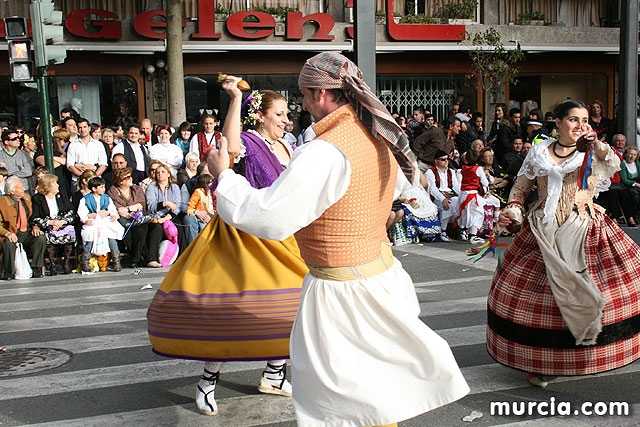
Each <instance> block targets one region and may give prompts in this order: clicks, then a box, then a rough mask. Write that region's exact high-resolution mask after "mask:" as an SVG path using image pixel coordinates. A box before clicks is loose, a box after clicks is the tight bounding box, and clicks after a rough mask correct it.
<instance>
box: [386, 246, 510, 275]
mask: <svg viewBox="0 0 640 427" xmlns="http://www.w3.org/2000/svg"><path fill="white" fill-rule="evenodd" d="M469 247H471V245H469ZM394 250H397V251H398V252H404V253H409V254H415V255H421V256H426V257H429V258H435V259H439V260H441V261H445V262H452V263H455V264H460V265H461V266H462V267H463V269H462V270H463V271H464V268H474V269H478V270H485V271H490V272H491V273H494V272H495V271H496V267H497V266H498V258H497V257H495V258H494V257H484V258H483V259H482V260H480V261H479V262H476V263H473V262H472V261H471V260H470V257H468V256H467V255H466V254H465V253H464V250H460V248H458V249H456V250H452V249H444V248H439V247H435V246H431V247H428V248H427V247H425V246H417V245H405V246H400V247H398V248H397V249H396V248H394ZM396 258H398V257H397V256H396ZM398 259H399V260H400V262H402V256H400V258H398Z"/></svg>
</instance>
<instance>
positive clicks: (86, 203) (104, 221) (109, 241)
mask: <svg viewBox="0 0 640 427" xmlns="http://www.w3.org/2000/svg"><path fill="white" fill-rule="evenodd" d="M87 187H88V188H89V191H91V193H89V194H87V195H86V196H84V197H83V198H82V200H81V201H80V205H79V206H78V217H79V218H80V221H81V222H82V223H83V224H84V225H83V226H82V233H81V234H82V240H83V242H84V245H83V252H82V271H83V272H87V273H89V272H92V271H93V269H92V268H91V266H89V260H90V259H91V256H92V255H96V256H97V257H98V265H99V266H100V271H106V269H107V262H108V258H107V254H108V253H109V252H111V260H112V261H113V271H120V270H122V266H121V265H120V249H119V248H118V242H117V241H118V240H120V239H122V235H123V234H124V228H123V227H122V225H120V223H119V222H118V217H119V215H118V210H117V209H116V206H115V205H114V204H113V201H112V200H111V198H110V197H109V196H107V195H106V194H105V182H104V179H102V178H100V177H99V176H95V177H93V178H91V179H90V180H89V182H88V183H87Z"/></svg>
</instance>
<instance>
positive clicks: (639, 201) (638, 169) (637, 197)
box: [620, 145, 640, 227]
mask: <svg viewBox="0 0 640 427" xmlns="http://www.w3.org/2000/svg"><path fill="white" fill-rule="evenodd" d="M622 158H623V161H622V162H620V180H621V181H622V183H623V184H624V186H625V190H626V193H627V197H628V198H629V199H630V202H631V206H632V208H633V214H632V215H629V217H628V218H627V222H628V225H629V226H630V227H637V225H638V223H637V221H638V220H639V219H640V218H638V210H640V162H639V161H638V148H636V147H635V146H633V145H630V146H628V147H627V148H625V150H624V154H623V156H622Z"/></svg>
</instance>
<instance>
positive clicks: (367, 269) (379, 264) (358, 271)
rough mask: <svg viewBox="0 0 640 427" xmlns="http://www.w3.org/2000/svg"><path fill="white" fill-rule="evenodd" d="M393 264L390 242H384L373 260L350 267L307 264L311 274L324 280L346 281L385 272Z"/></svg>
mask: <svg viewBox="0 0 640 427" xmlns="http://www.w3.org/2000/svg"><path fill="white" fill-rule="evenodd" d="M391 266H393V252H392V251H391V246H389V244H387V243H385V242H382V244H381V246H380V256H379V257H378V258H376V259H374V260H373V261H369V262H366V263H364V264H358V265H352V266H349V267H319V266H315V265H309V264H307V267H308V268H309V274H311V275H312V276H313V277H316V278H318V279H323V280H335V281H338V282H346V281H349V280H361V279H366V278H368V277H373V276H376V275H378V274H380V273H384V272H385V271H387V270H388V269H390V268H391Z"/></svg>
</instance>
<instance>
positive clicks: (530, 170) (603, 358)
mask: <svg viewBox="0 0 640 427" xmlns="http://www.w3.org/2000/svg"><path fill="white" fill-rule="evenodd" d="M556 114H557V118H558V126H559V128H560V131H559V136H558V140H557V141H556V140H549V141H543V142H541V143H539V144H537V145H535V146H534V147H533V148H532V149H531V152H529V154H528V156H527V158H526V159H525V161H524V164H523V165H522V168H521V169H520V172H519V174H518V179H517V181H516V183H515V185H514V187H513V189H512V191H511V195H510V197H509V203H508V206H507V208H506V209H505V210H504V211H503V213H502V214H501V215H500V220H499V224H500V225H501V226H503V227H507V228H509V229H510V230H511V231H517V230H518V229H520V228H522V231H521V232H519V233H518V234H517V236H516V238H515V239H514V241H513V243H512V244H511V246H510V247H509V249H508V250H507V251H506V254H505V257H504V262H503V263H502V267H501V269H500V271H498V272H497V273H496V275H495V277H494V279H493V284H492V287H491V291H490V293H489V300H488V327H487V348H488V350H489V353H490V354H491V356H492V357H493V358H494V359H496V360H497V361H498V362H500V363H502V364H504V365H507V366H510V367H513V368H516V369H521V370H523V371H525V372H529V373H531V374H532V375H530V376H529V380H530V382H531V383H532V384H535V385H538V386H542V387H544V386H546V384H547V382H548V379H545V378H544V377H543V375H552V376H555V375H584V374H593V373H597V372H602V371H607V370H610V369H615V368H619V367H621V366H624V365H627V364H629V363H631V362H633V361H634V360H636V359H637V358H638V357H639V353H638V352H639V350H640V334H639V332H640V304H639V303H638V290H639V288H640V268H639V267H638V266H639V265H640V248H639V247H638V246H637V245H636V244H635V243H634V242H633V241H632V240H631V239H630V238H629V236H627V235H626V234H625V233H624V232H623V231H622V230H621V229H620V228H619V227H618V225H617V224H616V223H615V222H613V221H611V220H610V219H609V217H607V216H606V215H604V213H603V209H601V208H599V207H598V206H597V205H594V204H593V196H594V193H595V191H596V185H597V184H598V181H599V179H600V180H602V179H605V178H609V177H610V176H612V175H613V174H614V173H615V172H616V170H618V169H619V165H620V160H619V158H618V157H617V156H616V155H615V154H614V153H613V150H612V149H611V148H610V147H609V146H608V145H607V144H604V143H600V141H598V140H597V138H595V132H593V130H592V129H591V126H589V125H588V119H589V114H588V111H587V108H586V106H585V105H584V104H583V103H581V102H577V101H572V100H569V101H565V102H563V103H562V104H561V105H560V106H559V107H558V110H557V112H556ZM581 136H585V138H586V139H587V140H588V141H590V144H593V145H590V144H587V147H586V148H584V147H581V145H582V141H581V142H580V143H579V142H578V140H579V138H580V137H581ZM589 146H591V147H592V148H591V150H592V151H593V154H592V155H591V156H590V155H589V152H587V153H585V152H583V150H584V151H586V149H588V148H589ZM585 157H586V158H587V159H586V160H585ZM589 158H591V160H590V161H589ZM534 184H537V187H538V192H539V198H538V201H537V202H535V203H534V204H533V205H532V206H531V207H530V209H529V211H528V212H527V213H526V214H525V212H524V207H523V203H524V201H525V200H526V198H527V195H528V193H529V191H530V190H531V189H532V187H533V186H534ZM582 188H583V189H582Z"/></svg>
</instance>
